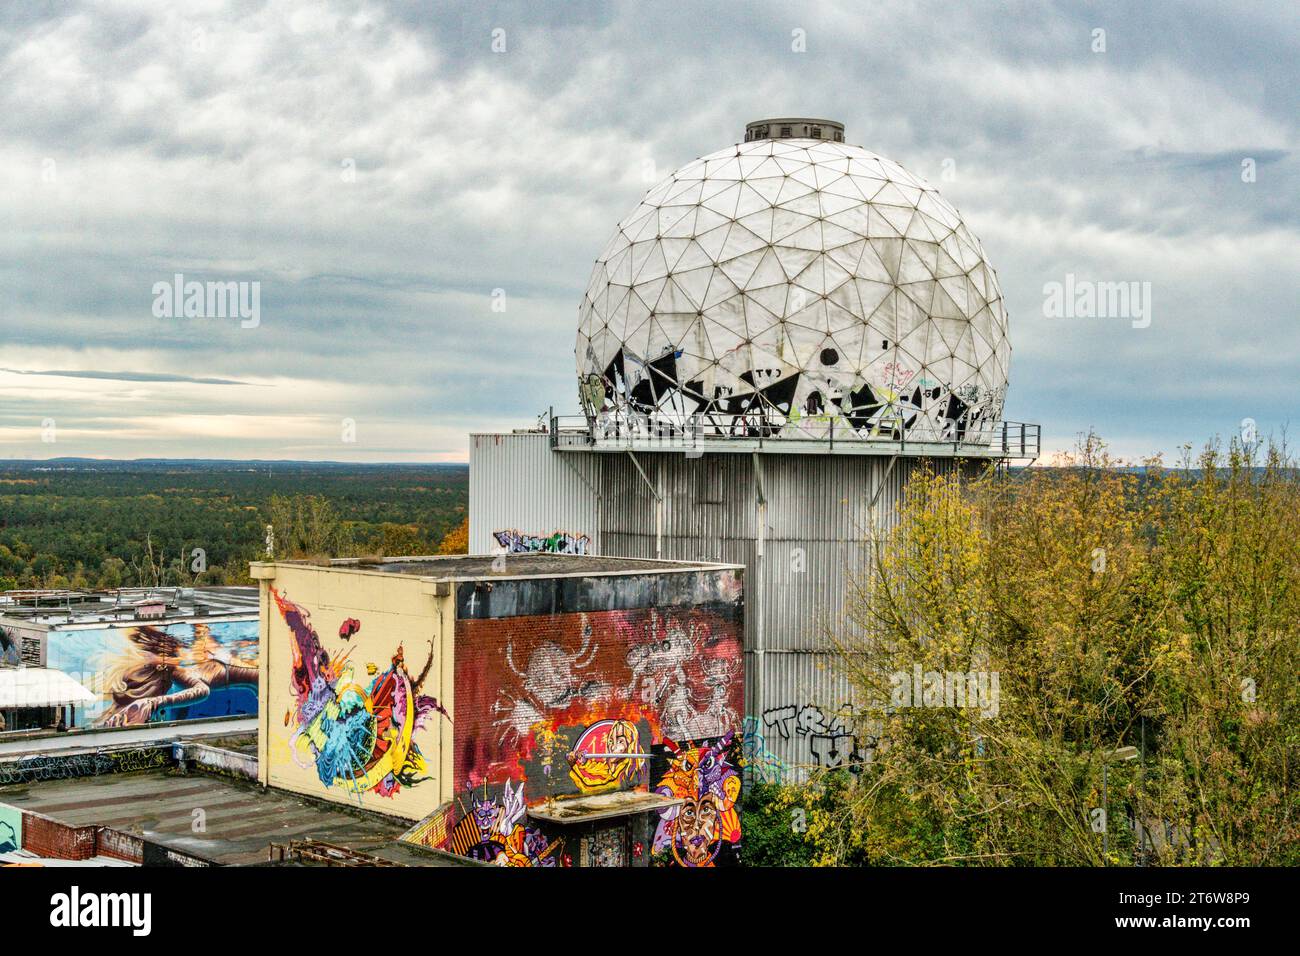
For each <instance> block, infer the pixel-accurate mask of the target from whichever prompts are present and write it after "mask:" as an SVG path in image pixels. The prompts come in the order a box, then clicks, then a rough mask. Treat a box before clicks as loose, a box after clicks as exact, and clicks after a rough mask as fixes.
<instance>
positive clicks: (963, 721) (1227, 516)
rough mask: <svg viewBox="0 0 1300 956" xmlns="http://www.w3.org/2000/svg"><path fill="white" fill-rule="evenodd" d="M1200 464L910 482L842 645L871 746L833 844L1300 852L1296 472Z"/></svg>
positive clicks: (1071, 856)
mask: <svg viewBox="0 0 1300 956" xmlns="http://www.w3.org/2000/svg"><path fill="white" fill-rule="evenodd" d="M1192 464H1193V463H1191V462H1186V463H1185V465H1186V466H1187V467H1184V468H1181V469H1166V468H1164V467H1162V466H1161V463H1160V462H1159V461H1150V462H1145V463H1143V466H1142V467H1140V468H1131V467H1125V466H1123V465H1122V463H1120V462H1116V461H1114V460H1113V459H1112V458H1110V457H1109V455H1108V454H1107V452H1106V450H1105V448H1104V446H1103V445H1102V443H1101V442H1100V441H1099V440H1097V439H1096V438H1095V437H1089V438H1088V439H1087V440H1086V441H1084V442H1083V443H1082V445H1081V446H1080V448H1079V449H1078V452H1077V455H1076V456H1075V458H1074V459H1073V460H1071V461H1069V462H1067V463H1066V466H1065V467H1059V468H1052V469H1030V470H1027V471H1024V472H1020V473H1012V474H1007V473H1004V472H995V473H989V474H985V475H983V476H981V477H979V478H975V479H969V478H967V479H961V478H959V477H952V476H942V475H937V474H931V475H924V474H923V475H921V476H919V477H918V478H917V479H916V480H915V481H913V482H912V483H911V484H910V487H909V490H908V492H907V495H906V499H905V501H904V502H903V504H902V508H901V514H900V515H899V516H898V521H897V522H896V523H893V524H892V525H891V527H889V528H888V529H874V530H873V531H872V533H871V534H870V535H869V542H868V545H867V546H868V547H869V548H870V551H871V554H870V560H869V561H867V562H864V566H866V567H868V568H869V570H868V571H867V572H864V573H863V574H862V575H861V576H860V577H859V578H858V579H857V580H855V581H854V583H853V585H852V588H851V593H850V595H849V597H850V600H849V607H850V611H849V614H848V617H847V620H846V621H845V622H844V626H843V628H842V629H840V630H839V631H838V632H837V633H836V634H835V635H834V636H833V638H832V639H833V641H834V644H835V646H836V648H837V650H838V652H839V654H838V657H839V662H840V667H841V668H842V670H843V673H844V674H845V675H846V676H847V678H848V680H849V682H850V683H851V685H852V686H853V689H854V693H855V696H856V699H857V702H858V712H857V720H858V722H859V725H860V726H859V732H860V734H861V735H862V736H863V737H866V738H869V739H870V738H874V739H875V740H876V741H877V743H876V746H875V748H874V750H873V752H872V759H871V761H870V762H869V763H868V764H867V765H866V766H865V767H862V768H859V769H860V771H861V772H860V773H859V775H858V776H859V782H858V785H857V786H855V787H854V788H852V790H851V792H850V794H849V796H848V798H847V800H846V803H845V810H844V812H843V813H841V814H840V815H839V816H838V817H835V816H834V815H830V816H826V815H824V816H823V818H822V819H821V821H820V829H818V830H817V831H815V832H813V833H812V836H813V838H815V839H816V840H818V841H819V844H820V846H821V847H822V853H821V857H820V862H825V863H835V862H840V861H842V860H843V859H846V858H853V859H858V860H863V859H865V860H867V861H869V862H874V863H904V864H926V863H946V864H958V863H964V864H999V863H1002V864H1047V865H1052V864H1073V865H1080V864H1081V865H1103V864H1115V863H1132V862H1135V861H1150V862H1164V863H1179V862H1189V863H1193V862H1200V863H1206V862H1209V863H1236V864H1268V863H1282V862H1296V861H1297V859H1298V858H1300V846H1298V842H1297V840H1298V837H1300V803H1298V797H1300V769H1298V768H1300V730H1298V728H1300V693H1298V691H1300V688H1298V687H1297V683H1296V675H1297V674H1298V673H1300V669H1298V666H1297V665H1300V641H1297V626H1296V622H1297V621H1298V620H1300V556H1298V553H1297V542H1298V541H1300V524H1298V522H1300V484H1298V483H1297V480H1296V469H1295V467H1294V464H1293V463H1291V462H1290V461H1289V459H1288V458H1287V456H1286V454H1285V452H1284V451H1283V450H1281V449H1277V448H1274V449H1270V450H1268V451H1267V452H1266V453H1264V455H1263V457H1262V461H1261V462H1260V463H1259V465H1258V466H1256V465H1255V463H1254V461H1253V459H1252V458H1251V456H1250V455H1249V454H1248V452H1247V451H1246V450H1243V449H1241V448H1240V447H1234V448H1232V449H1230V450H1229V451H1228V452H1227V453H1226V454H1220V453H1219V452H1218V451H1217V450H1216V449H1213V448H1211V449H1208V450H1207V452H1206V453H1205V455H1204V456H1202V458H1201V460H1200V461H1199V463H1196V464H1197V467H1195V468H1193V467H1190V466H1191V465H1192ZM812 786H813V787H816V786H818V782H817V780H816V779H815V778H814V781H813V784H812Z"/></svg>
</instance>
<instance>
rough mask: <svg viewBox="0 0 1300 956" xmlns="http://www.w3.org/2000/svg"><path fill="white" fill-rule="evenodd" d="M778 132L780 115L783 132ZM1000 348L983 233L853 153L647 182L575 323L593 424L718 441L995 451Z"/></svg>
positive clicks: (746, 148) (748, 152)
mask: <svg viewBox="0 0 1300 956" xmlns="http://www.w3.org/2000/svg"><path fill="white" fill-rule="evenodd" d="M782 122H785V121H782ZM1009 361H1010V344H1009V342H1008V340H1007V314H1006V310H1005V308H1004V306H1003V300H1002V293H1001V289H1000V288H999V286H998V281H997V277H996V275H995V274H994V271H993V269H992V267H991V266H990V265H989V263H988V261H987V259H986V258H985V255H984V251H983V249H982V247H981V246H980V243H979V240H978V239H976V238H975V236H974V235H972V233H971V232H970V230H969V229H967V228H966V226H965V225H964V224H963V222H962V220H961V217H960V215H958V213H957V211H956V210H955V209H954V208H953V207H952V206H951V205H949V204H948V203H947V202H945V201H944V200H943V199H942V198H941V197H940V196H939V194H938V192H937V191H935V190H934V189H933V188H932V187H930V186H928V185H927V184H926V183H924V182H923V181H921V180H919V179H917V178H916V177H914V176H912V175H911V174H909V173H908V172H907V171H906V170H904V169H903V168H902V167H901V166H899V165H898V164H896V163H893V162H891V161H890V160H887V159H884V158H883V157H880V156H877V155H875V154H874V153H871V152H869V151H867V150H865V149H862V148H860V147H856V146H849V145H847V144H844V143H840V142H831V141H825V140H815V139H795V138H790V139H758V140H755V141H753V142H746V143H742V144H739V145H736V146H732V147H728V148H727V149H724V150H719V151H718V152H716V153H711V154H710V155H708V156H704V157H702V158H700V159H697V160H695V161H694V162H692V163H688V164H687V165H686V166H684V167H682V168H681V169H679V170H678V171H677V172H675V173H673V174H672V175H671V176H670V177H668V178H667V179H666V180H664V181H663V182H661V183H659V184H658V185H656V186H655V187H654V188H652V189H651V190H650V191H649V192H648V193H647V194H646V196H645V198H644V199H643V200H642V201H641V203H640V204H639V205H638V206H637V208H636V209H635V210H633V212H632V213H631V214H630V215H629V216H628V217H627V218H625V219H624V220H623V221H622V222H620V223H619V226H618V231H617V232H616V233H615V235H614V237H613V238H612V239H611V240H610V241H609V243H608V244H607V245H606V247H605V249H604V251H603V252H602V253H601V254H600V257H599V259H597V261H596V265H595V268H594V270H593V271H592V275H591V280H590V282H589V283H588V286H587V291H586V294H585V295H584V297H583V301H582V306H581V310H580V313H579V328H578V343H577V363H578V378H579V390H580V394H581V399H582V404H583V408H584V411H585V412H586V414H587V416H588V418H589V419H593V420H595V419H601V418H605V419H608V418H611V417H612V418H614V419H622V418H637V417H648V418H649V419H650V420H651V421H653V422H655V423H657V424H659V425H660V426H662V425H663V424H665V423H669V424H671V423H677V424H681V423H685V422H687V421H692V422H695V423H697V425H698V423H703V427H704V428H705V429H706V430H708V431H709V433H711V434H715V435H720V436H724V437H726V436H761V437H768V438H770V437H794V436H798V437H809V436H810V435H811V436H814V437H815V436H816V435H818V434H824V433H825V431H827V430H828V429H830V428H834V427H836V426H835V425H832V424H831V423H832V422H834V423H837V424H838V428H839V430H838V431H837V432H835V434H837V435H839V436H843V437H849V436H848V435H846V434H845V432H846V430H848V429H851V430H852V433H853V435H855V436H856V437H858V438H861V439H867V440H869V439H873V438H875V439H889V440H904V439H905V440H915V441H953V440H957V441H976V442H978V441H988V440H989V438H990V437H991V436H992V432H993V426H994V425H995V424H996V423H997V422H998V421H999V420H1000V419H1001V414H1002V403H1003V399H1004V396H1005V393H1006V386H1007V367H1008V364H1009Z"/></svg>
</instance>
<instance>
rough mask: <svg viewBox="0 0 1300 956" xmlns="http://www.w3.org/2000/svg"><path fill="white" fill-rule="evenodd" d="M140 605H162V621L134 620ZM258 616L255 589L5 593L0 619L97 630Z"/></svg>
mask: <svg viewBox="0 0 1300 956" xmlns="http://www.w3.org/2000/svg"><path fill="white" fill-rule="evenodd" d="M142 604H151V605H154V606H157V605H162V607H163V611H162V615H161V616H160V617H151V618H140V617H137V609H138V607H139V606H140V605H142ZM256 613H257V588H255V587H213V588H122V589H121V590H116V591H69V590H61V591H60V590H54V591H4V592H0V619H7V620H10V621H14V622H19V621H21V622H27V623H32V624H41V625H45V626H46V627H49V628H60V627H75V626H77V625H96V624H119V623H120V624H134V623H137V622H139V621H144V622H145V623H149V624H166V623H167V622H168V621H177V620H182V621H183V620H191V619H194V618H205V619H206V618H222V617H240V616H248V615H254V614H256Z"/></svg>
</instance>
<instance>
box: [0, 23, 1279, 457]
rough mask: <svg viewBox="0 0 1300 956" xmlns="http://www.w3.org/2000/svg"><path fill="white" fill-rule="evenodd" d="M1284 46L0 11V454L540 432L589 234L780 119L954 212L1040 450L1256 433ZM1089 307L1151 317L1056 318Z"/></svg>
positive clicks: (1262, 427) (1150, 26)
mask: <svg viewBox="0 0 1300 956" xmlns="http://www.w3.org/2000/svg"><path fill="white" fill-rule="evenodd" d="M1099 31H1101V32H1099ZM1298 52H1300V18H1296V17H1295V15H1294V12H1293V9H1292V7H1290V6H1289V5H1287V4H1284V3H1281V2H1278V3H1260V4H1254V3H1251V4H1245V3H1241V4H1237V5H1234V6H1231V7H1226V8H1225V7H1223V6H1221V5H1219V4H1211V3H1208V2H1192V3H1187V4H1180V5H1178V6H1176V7H1171V8H1158V9H1140V10H1133V9H1126V7H1125V5H1121V4H1089V5H1086V6H1084V5H1065V4H1060V5H1054V6H1051V7H1046V6H1044V5H1040V4H1030V3H1024V4H1016V3H1012V4H999V5H994V4H987V5H983V4H978V5H977V4H972V5H963V6H961V7H955V5H951V4H940V3H919V4H902V3H899V4H872V5H870V6H869V7H865V8H864V7H861V6H860V5H856V4H851V3H830V2H824V3H818V4H809V5H806V6H805V5H798V4H789V3H775V2H771V3H755V4H752V5H745V6H743V7H741V6H734V7H733V6H723V5H715V6H701V5H699V4H689V3H658V4H654V5H645V4H642V5H637V4H631V3H627V4H621V3H616V4H597V3H568V4H563V5H560V4H556V5H546V4H526V3H518V4H513V3H495V4H494V3H486V4H476V5H473V6H461V5H453V4H450V3H400V4H391V5H390V4H378V3H375V4H370V3H360V4H357V3H352V4H343V3H328V2H327V3H316V4H310V5H308V4H297V3H280V2H254V0H247V2H241V0H204V2H200V0H191V2H188V3H186V4H185V5H184V9H183V10H182V9H174V8H172V7H170V6H169V7H166V8H156V7H155V6H154V5H151V4H147V3H143V2H125V0H113V2H105V3H96V4H90V3H84V4H65V5H59V6H58V7H57V9H56V6H55V5H54V4H31V5H25V6H24V8H23V9H21V10H20V9H16V8H6V9H5V10H3V12H0V167H2V168H3V169H4V173H5V175H4V182H3V185H0V219H2V220H3V222H4V224H5V228H4V230H3V233H2V237H3V238H2V239H0V241H3V243H4V256H3V260H2V262H0V296H2V297H0V302H2V303H3V305H0V309H3V321H0V459H11V458H17V459H38V458H55V457H98V458H213V459H217V458H220V459H274V458H279V459H303V460H316V459H319V460H328V461H393V462H398V461H412V462H413V461H463V460H465V459H466V457H467V445H468V441H467V435H468V434H469V433H470V432H478V431H493V430H502V429H510V428H517V427H526V426H529V425H531V424H533V423H534V422H536V420H537V416H538V414H539V413H541V412H544V411H545V410H546V409H548V408H550V407H554V408H555V409H556V411H557V412H560V413H574V412H576V410H577V381H576V375H575V371H574V356H573V349H574V339H575V333H576V329H577V318H578V306H579V302H580V300H581V296H582V291H583V289H584V288H585V286H586V284H587V280H588V276H589V274H590V271H591V267H592V263H593V261H594V260H595V258H596V256H597V255H598V254H599V253H600V251H601V249H602V248H603V247H604V246H605V244H606V242H607V241H608V239H609V237H610V235H611V234H612V233H613V231H614V228H615V225H616V223H617V222H618V221H619V220H620V219H621V218H622V217H623V216H624V215H626V214H627V213H628V212H629V211H630V210H631V209H632V208H633V207H634V206H635V205H636V203H637V202H638V200H639V199H640V197H641V195H642V194H643V193H644V192H645V191H646V190H647V189H648V188H649V187H650V186H652V185H653V184H654V182H655V181H657V180H659V179H662V178H663V177H665V176H667V175H668V174H669V173H670V172H671V171H672V170H673V169H675V168H677V167H679V166H681V165H683V164H685V163H687V162H688V161H690V160H691V159H693V158H695V157H697V156H699V155H702V154H704V153H708V152H712V151H714V150H716V149H719V148H723V147H725V146H727V145H728V144H731V143H734V142H737V141H739V140H740V138H741V137H742V135H743V132H744V126H745V123H746V122H748V121H751V120H755V119H760V118H764V117H768V116H783V115H807V116H824V117H827V118H831V119H835V120H839V121H841V122H843V123H844V124H845V126H846V129H847V135H846V139H847V140H848V141H849V142H851V143H855V144H860V145H862V146H865V147H866V148H868V149H870V150H873V151H874V152H877V153H880V154H881V155H884V156H887V157H889V158H891V159H893V160H895V161H897V162H899V163H900V164H902V165H903V166H904V167H905V168H907V169H908V170H909V171H911V172H912V173H914V174H916V175H918V176H920V177H922V178H924V179H926V180H928V181H929V182H930V183H932V184H933V185H935V186H936V187H938V188H939V190H940V191H941V192H942V194H943V196H944V197H945V198H946V199H947V200H948V201H949V202H951V203H952V204H953V205H954V206H956V207H957V208H958V209H959V210H960V211H961V213H962V215H963V217H964V219H965V221H966V223H967V225H968V226H969V227H970V228H971V230H972V231H973V232H974V233H975V234H976V235H977V236H979V238H980V239H981V240H982V242H983V244H984V247H985V250H986V252H987V254H988V257H989V259H990V261H991V262H992V263H993V265H994V266H995V267H996V269H997V271H998V275H999V279H1000V282H1001V286H1002V289H1003V293H1004V295H1005V297H1006V302H1007V308H1008V311H1009V314H1010V335H1011V343H1012V350H1013V351H1012V359H1011V367H1010V379H1011V384H1010V388H1009V391H1008V396H1007V403H1006V408H1005V415H1006V417H1007V418H1008V419H1012V420H1018V421H1028V422H1038V423H1041V424H1042V427H1043V444H1044V450H1045V453H1046V455H1047V457H1049V458H1050V457H1051V456H1052V455H1054V454H1056V453H1059V452H1060V451H1062V450H1065V449H1068V448H1069V447H1071V446H1072V445H1073V443H1074V442H1075V440H1076V439H1077V437H1078V436H1079V435H1080V434H1081V433H1083V432H1086V431H1088V430H1090V429H1095V430H1096V431H1097V432H1098V433H1100V434H1101V435H1102V436H1103V437H1104V438H1105V439H1106V440H1107V441H1109V442H1110V444H1111V447H1112V449H1113V450H1114V451H1115V452H1116V453H1118V454H1120V455H1122V456H1125V457H1130V458H1137V457H1142V456H1146V455H1149V454H1153V453H1157V452H1161V453H1164V454H1165V455H1166V456H1168V457H1170V458H1175V457H1177V456H1178V454H1179V449H1180V448H1181V447H1182V446H1184V445H1185V444H1191V445H1193V446H1199V445H1201V444H1203V443H1204V442H1205V441H1206V440H1208V439H1210V438H1212V437H1214V436H1216V435H1217V436H1222V437H1223V438H1225V439H1226V438H1229V437H1231V436H1233V435H1236V434H1237V433H1238V430H1239V429H1240V427H1241V423H1242V422H1243V421H1244V420H1247V419H1249V420H1251V421H1253V422H1254V423H1256V424H1255V427H1256V428H1257V430H1258V432H1259V433H1260V434H1261V435H1262V436H1266V437H1267V436H1270V435H1272V436H1276V437H1280V436H1281V435H1282V434H1283V433H1284V432H1285V430H1286V428H1287V426H1288V425H1295V424H1298V423H1300V414H1297V412H1298V411H1300V392H1298V390H1297V383H1298V382H1300V357H1298V356H1300V330H1298V326H1297V322H1296V321H1295V310H1296V306H1297V302H1300V268H1297V266H1298V265H1300V262H1298V260H1300V189H1298V188H1297V183H1298V177H1297V170H1298V164H1297V159H1296V151H1295V140H1296V133H1297V117H1300V108H1298V107H1300V103H1298V102H1297V100H1298V99H1300V92H1298V91H1300V65H1298V64H1300V56H1297V53H1298ZM187 282H197V283H201V284H203V288H204V291H205V293H208V292H215V293H217V294H218V302H219V303H224V305H223V306H222V307H221V308H219V309H217V310H215V311H216V312H217V313H218V315H217V316H214V317H203V318H200V317H197V316H192V317H189V318H187V317H186V316H185V314H184V313H185V298H186V296H185V291H184V290H185V283H187ZM1118 282H1123V283H1130V282H1132V283H1137V284H1138V285H1137V287H1136V289H1138V290H1149V301H1147V300H1145V299H1144V307H1146V306H1149V313H1148V314H1146V315H1142V314H1137V315H1128V314H1125V315H1121V316H1112V317H1088V316H1080V315H1078V314H1075V311H1076V310H1074V309H1072V308H1071V309H1066V310H1064V312H1061V311H1057V312H1054V311H1053V308H1052V306H1051V304H1050V301H1051V290H1052V289H1053V288H1054V287H1057V286H1059V287H1060V288H1070V289H1073V288H1075V287H1076V286H1078V285H1079V284H1081V283H1082V284H1089V283H1118ZM172 290H175V292H176V294H175V295H173V294H172ZM227 293H228V294H227ZM204 311H205V312H206V311H210V310H204ZM350 439H353V440H350Z"/></svg>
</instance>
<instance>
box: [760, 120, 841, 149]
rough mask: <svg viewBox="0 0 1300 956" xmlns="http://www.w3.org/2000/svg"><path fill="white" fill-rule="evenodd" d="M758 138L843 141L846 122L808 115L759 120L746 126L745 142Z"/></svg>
mask: <svg viewBox="0 0 1300 956" xmlns="http://www.w3.org/2000/svg"><path fill="white" fill-rule="evenodd" d="M758 139H828V140H830V141H831V142H833V143H842V142H844V124H843V123H837V122H835V120H826V119H810V118H808V117H806V116H798V117H795V116H788V117H786V118H785V119H765V120H758V121H756V122H753V123H749V124H747V125H746V126H745V142H746V143H752V142H754V141H755V140H758Z"/></svg>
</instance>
